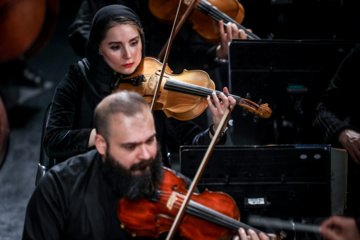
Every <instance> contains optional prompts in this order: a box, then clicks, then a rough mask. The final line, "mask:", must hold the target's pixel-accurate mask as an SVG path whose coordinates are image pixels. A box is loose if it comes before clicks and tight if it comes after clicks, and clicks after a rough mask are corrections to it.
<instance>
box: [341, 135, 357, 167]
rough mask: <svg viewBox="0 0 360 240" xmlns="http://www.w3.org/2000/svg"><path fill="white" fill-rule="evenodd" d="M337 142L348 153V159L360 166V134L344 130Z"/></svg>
mask: <svg viewBox="0 0 360 240" xmlns="http://www.w3.org/2000/svg"><path fill="white" fill-rule="evenodd" d="M339 142H340V143H341V145H342V146H343V147H344V148H345V149H346V150H347V151H348V153H349V155H350V157H351V158H352V159H353V160H354V161H355V162H356V163H357V164H359V165H360V133H358V132H355V131H354V130H351V129H345V130H344V131H342V132H341V133H340V135H339Z"/></svg>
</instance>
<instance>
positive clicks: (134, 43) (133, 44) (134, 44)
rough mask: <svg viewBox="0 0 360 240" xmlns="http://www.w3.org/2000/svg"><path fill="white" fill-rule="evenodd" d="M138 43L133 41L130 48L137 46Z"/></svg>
mask: <svg viewBox="0 0 360 240" xmlns="http://www.w3.org/2000/svg"><path fill="white" fill-rule="evenodd" d="M138 43H139V41H134V42H132V43H131V46H136V45H138Z"/></svg>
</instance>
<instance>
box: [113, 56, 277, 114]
mask: <svg viewBox="0 0 360 240" xmlns="http://www.w3.org/2000/svg"><path fill="white" fill-rule="evenodd" d="M162 67H163V65H162V64H161V62H159V61H158V60H157V59H155V58H151V57H145V58H144V59H143V60H142V62H141V63H140V65H139V68H138V69H137V71H136V72H135V73H133V74H132V75H131V76H129V77H127V78H125V79H124V81H122V82H121V83H120V84H119V85H118V87H117V89H116V90H115V91H120V90H128V91H136V92H138V93H139V94H140V95H142V96H143V97H144V98H145V99H146V101H147V102H148V104H149V105H150V104H151V102H152V100H153V97H154V93H155V88H156V86H157V83H158V81H159V74H160V70H161V68H162ZM213 91H215V92H216V95H217V96H219V94H220V93H221V92H220V91H217V90H215V84H214V82H213V81H212V80H211V79H210V77H209V75H208V74H207V73H206V72H204V71H201V70H189V71H187V70H185V71H184V72H182V73H181V74H172V70H171V69H170V68H169V67H168V66H167V65H166V68H165V74H164V76H163V81H162V82H161V86H160V90H159V91H158V96H157V98H156V103H155V106H154V109H153V110H154V111H155V110H162V111H164V113H165V114H166V116H167V117H173V118H176V119H178V120H182V121H188V120H191V119H194V118H196V117H198V116H199V115H200V114H201V113H202V112H203V111H204V110H205V109H206V108H207V107H208V104H207V101H206V97H207V96H209V95H210V96H211V93H212V92H213ZM228 96H232V97H233V98H234V99H235V100H236V103H237V105H239V106H240V107H242V108H243V110H245V111H248V112H250V113H253V114H254V115H255V116H256V117H261V118H269V117H270V116H271V114H272V110H271V109H270V108H269V107H268V104H267V103H265V104H261V105H258V104H256V103H254V102H252V101H250V100H248V99H244V98H241V97H239V96H236V95H232V94H228Z"/></svg>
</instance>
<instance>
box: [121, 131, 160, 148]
mask: <svg viewBox="0 0 360 240" xmlns="http://www.w3.org/2000/svg"><path fill="white" fill-rule="evenodd" d="M154 137H156V133H154V134H153V135H151V136H150V137H149V138H148V139H146V140H145V141H144V142H146V141H148V140H150V139H151V138H154ZM141 143H142V142H124V143H120V145H121V146H126V145H139V144H141Z"/></svg>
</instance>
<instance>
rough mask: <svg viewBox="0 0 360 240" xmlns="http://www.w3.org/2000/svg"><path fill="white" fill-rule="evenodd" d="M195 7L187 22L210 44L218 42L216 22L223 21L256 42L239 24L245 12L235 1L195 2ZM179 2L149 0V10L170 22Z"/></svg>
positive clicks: (185, 4) (250, 33)
mask: <svg viewBox="0 0 360 240" xmlns="http://www.w3.org/2000/svg"><path fill="white" fill-rule="evenodd" d="M195 1H196V3H195V4H196V6H195V8H194V10H193V11H192V12H191V13H190V14H189V16H188V19H187V20H188V21H190V22H191V23H192V24H193V29H194V30H195V31H197V32H198V33H199V35H200V36H202V37H203V38H205V39H206V40H207V41H209V42H210V43H213V44H216V43H219V42H220V33H219V26H218V22H219V21H220V20H223V22H224V24H227V23H229V22H230V23H234V24H236V25H237V27H238V28H239V29H242V30H244V31H245V33H246V34H247V37H248V39H254V40H258V39H260V38H259V37H258V36H257V35H255V34H253V33H252V32H249V31H248V30H247V29H246V28H245V27H244V26H242V25H241V22H242V21H243V19H244V15H245V11H244V8H243V6H242V5H241V4H240V3H239V1H237V0H221V1H219V0H195ZM190 2H191V1H189V0H184V1H183V4H182V5H181V6H180V7H181V8H180V12H179V14H180V16H182V14H184V12H185V10H186V9H187V8H188V7H189V5H190ZM178 4H179V1H178V0H177V1H176V0H170V1H169V0H150V1H149V9H150V11H151V13H152V14H153V15H154V16H155V17H157V18H158V19H160V20H162V21H165V22H172V21H174V19H175V13H176V10H177V7H178Z"/></svg>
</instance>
